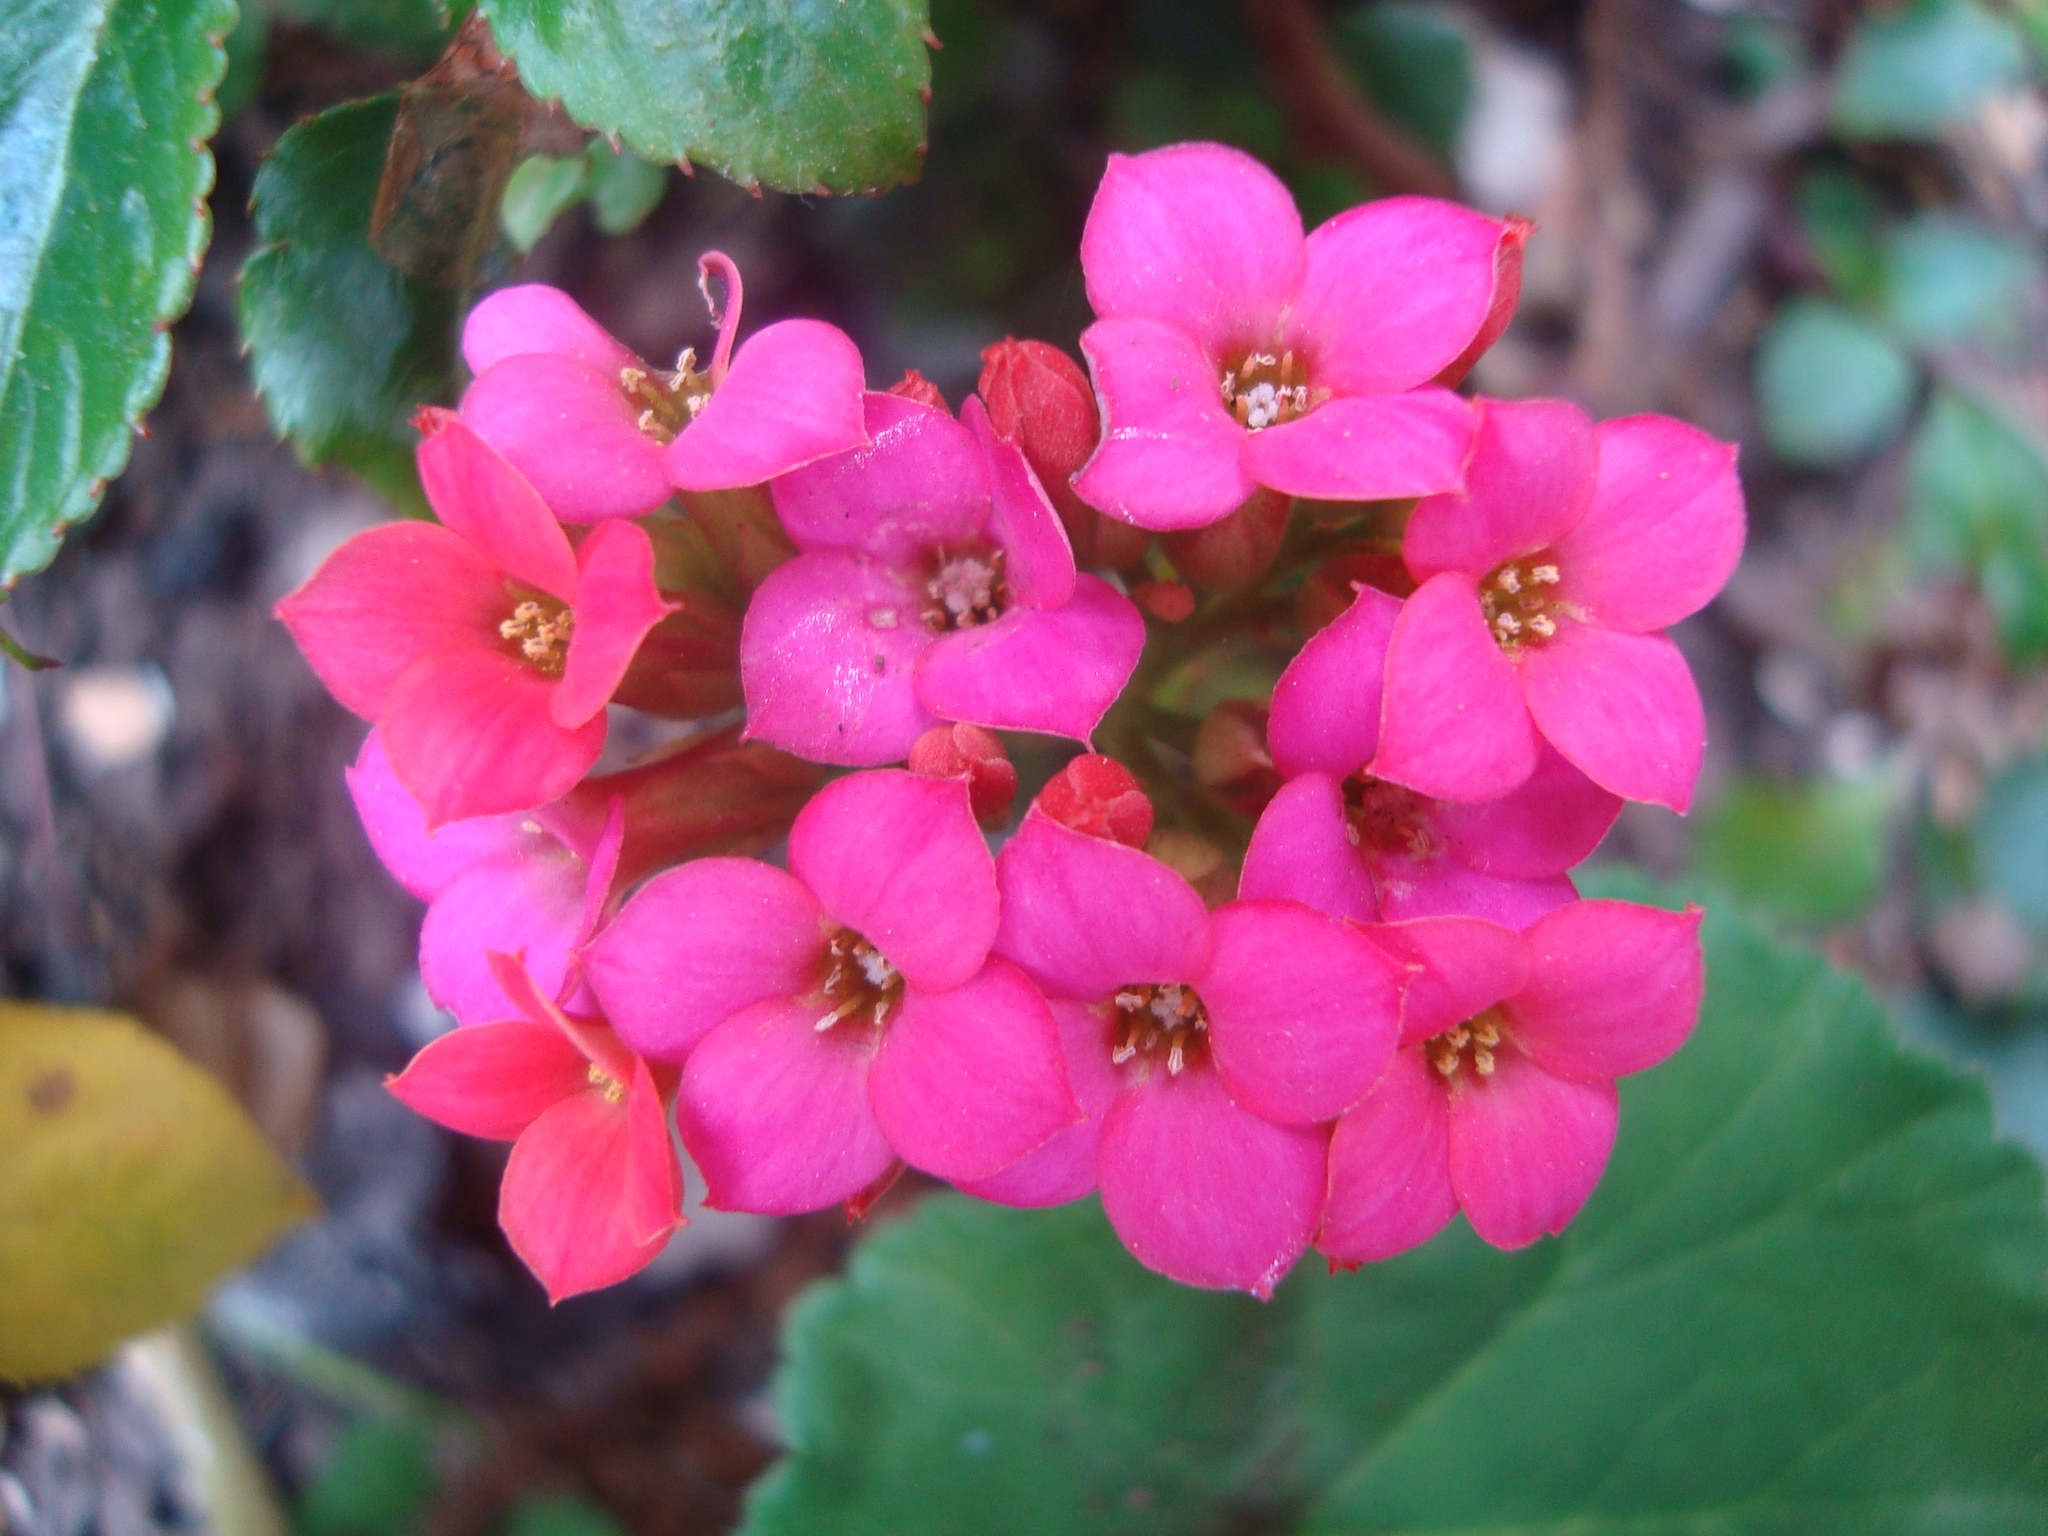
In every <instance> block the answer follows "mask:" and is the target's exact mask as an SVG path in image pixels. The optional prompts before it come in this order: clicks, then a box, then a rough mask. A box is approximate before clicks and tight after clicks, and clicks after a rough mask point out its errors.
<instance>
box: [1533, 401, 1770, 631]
mask: <svg viewBox="0 0 2048 1536" xmlns="http://www.w3.org/2000/svg"><path fill="white" fill-rule="evenodd" d="M1598 430H1599V438H1600V476H1599V479H1598V481H1597V482H1596V483H1595V484H1594V487H1593V501H1592V505H1591V506H1590V507H1589V508H1588V509H1587V511H1586V517H1585V521H1583V522H1581V523H1580V524H1579V525H1578V527H1577V528H1575V529H1574V530H1573V531H1572V534H1571V537H1570V538H1568V539H1566V540H1565V541H1564V542H1563V543H1562V544H1560V545H1559V546H1558V549H1557V564H1558V570H1559V571H1560V573H1561V574H1562V575H1563V577H1564V581H1563V584H1562V585H1561V586H1560V587H1559V588H1558V595H1559V596H1560V597H1562V598H1564V599H1565V600H1566V601H1568V602H1571V603H1574V604H1576V605H1577V606H1578V607H1579V608H1580V609H1581V610H1583V611H1584V613H1585V615H1586V617H1587V618H1588V619H1589V620H1591V621H1592V622H1593V623H1595V624H1599V625H1601V626H1603V627H1605V628H1608V629H1627V630H1634V631H1637V632H1638V633H1640V632H1642V631H1644V630H1652V629H1664V628H1666V627H1668V626H1670V625H1672V624H1676V623H1677V622H1678V621H1679V620H1680V619H1682V618H1685V617H1687V616H1688V615H1690V614H1694V613H1697V612H1699V611H1700V609H1702V608H1704V607H1706V606H1707V604H1708V603H1709V602H1710V601H1711V600H1712V599H1713V596H1714V594H1715V593H1716V592H1719V591H1720V590H1721V588H1722V587H1723V586H1724V585H1726V583H1727V581H1728V578H1729V576H1730V575H1731V574H1732V573H1733V572H1734V570H1735V562H1736V561H1737V560H1739V559H1741V558H1742V538H1743V522H1744V518H1743V509H1742V482H1741V481H1740V480H1739V479H1737V478H1736V474H1735V445H1734V444H1733V443H1723V442H1717V441H1715V440H1714V439H1713V438H1711V437H1709V436H1707V434H1706V433H1704V432H1702V431H1700V429H1699V428H1698V427H1693V426H1688V425H1687V424H1686V423H1684V422H1682V421H1673V420H1672V419H1671V418H1670V417H1669V416H1625V417H1623V418H1622V419H1621V420H1619V421H1603V422H1601V423H1600V426H1599V429H1598Z"/></svg>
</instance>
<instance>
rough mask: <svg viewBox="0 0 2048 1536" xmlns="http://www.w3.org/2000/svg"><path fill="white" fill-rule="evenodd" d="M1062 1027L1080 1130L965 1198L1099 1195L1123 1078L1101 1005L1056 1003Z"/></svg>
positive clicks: (972, 1187) (964, 1186)
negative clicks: (1107, 1119) (1106, 1129)
mask: <svg viewBox="0 0 2048 1536" xmlns="http://www.w3.org/2000/svg"><path fill="white" fill-rule="evenodd" d="M1046 1006H1047V1007H1049V1008H1050V1009H1051V1010H1052V1016H1053V1021H1054V1023H1055V1024H1057V1025H1058V1027H1059V1032H1060V1048H1061V1053H1062V1055H1063V1056H1064V1057H1065V1060H1066V1065H1067V1081H1068V1083H1069V1084H1070V1085H1071V1087H1072V1091H1073V1094H1074V1097H1075V1099H1076V1100H1077V1101H1078V1102H1079V1103H1080V1106H1081V1109H1082V1110H1083V1112H1084V1113H1085V1114H1086V1116H1087V1118H1086V1119H1084V1120H1083V1121H1082V1122H1081V1123H1080V1124H1079V1125H1071V1126H1068V1127H1067V1128H1066V1129H1065V1130H1063V1131H1056V1132H1055V1133H1054V1134H1053V1136H1052V1138H1051V1139H1050V1140H1048V1141H1047V1142H1045V1143H1044V1144H1043V1145H1042V1146H1039V1147H1037V1148H1035V1149H1033V1150H1032V1151H1030V1152H1027V1153H1025V1154H1024V1156H1023V1157H1021V1158H1019V1159H1018V1160H1017V1161H1016V1162H1014V1163H1012V1164H1011V1165H1010V1166H1009V1167H1007V1168H1005V1169H1004V1170H1003V1171H1002V1172H1001V1173H998V1174H995V1175H993V1176H991V1177H989V1178H986V1179H970V1180H966V1181H963V1182H962V1183H961V1184H960V1189H961V1191H962V1192H963V1193H966V1194H970V1195H972V1196H974V1197H975V1199H977V1200H993V1201H994V1202H995V1203H996V1204H997V1205H1015V1206H1042V1205H1064V1204H1066V1203H1067V1202H1068V1201H1069V1200H1079V1199H1080V1198H1081V1197H1082V1196H1083V1195H1087V1194H1092V1193H1093V1192H1094V1189H1095V1167H1096V1161H1097V1158H1098V1156H1099V1153H1100V1149H1101V1146H1102V1121H1103V1117H1104V1116H1105V1115H1107V1114H1108V1113H1109V1106H1110V1105H1111V1104H1113V1103H1115V1102H1116V1097H1117V1095H1118V1094H1119V1093H1120V1092H1122V1091H1123V1074H1122V1073H1120V1072H1118V1071H1117V1070H1116V1068H1115V1067H1114V1066H1112V1065H1111V1064H1110V1060H1109V1051H1110V1045H1109V1038H1108V1036H1109V1025H1108V1022H1107V1020H1106V1018H1105V1017H1104V1014H1105V1010H1104V1009H1103V1007H1101V1006H1100V1005H1095V1004H1086V1003H1073V1002H1068V1001H1066V1000H1065V999H1062V998H1054V999H1052V1000H1051V1001H1050V1002H1049V1003H1048V1004H1047V1005H1046Z"/></svg>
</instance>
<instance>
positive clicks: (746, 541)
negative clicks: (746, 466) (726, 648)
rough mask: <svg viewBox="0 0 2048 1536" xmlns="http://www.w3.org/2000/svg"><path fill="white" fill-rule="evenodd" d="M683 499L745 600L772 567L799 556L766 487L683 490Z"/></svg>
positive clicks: (699, 529) (731, 585)
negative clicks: (733, 489) (777, 514)
mask: <svg viewBox="0 0 2048 1536" xmlns="http://www.w3.org/2000/svg"><path fill="white" fill-rule="evenodd" d="M682 503H683V510H684V511H686V512H687V513H689V520H690V522H691V523H692V524H693V525H694V526H695V527H696V529H697V530H698V531H699V532H700V533H701V534H702V535H703V537H704V540H705V542H706V543H707V545H708V546H709V547H710V549H711V552H712V554H713V556H714V557H715V558H716V559H717V561H718V562H719V565H720V567H721V568H722V569H723V571H724V572H725V580H726V583H727V584H728V585H729V586H730V587H731V588H732V589H733V591H734V592H735V593H736V594H737V595H738V596H740V597H742V598H744V597H746V596H747V595H748V594H749V593H751V592H752V591H753V590H754V588H756V587H758V586H759V585H761V583H762V582H764V581H766V580H767V579H768V573H769V572H770V571H772V570H774V569H775V568H776V567H777V566H780V565H782V564H784V563H786V562H787V561H790V560H794V559H795V558H796V545H795V544H793V543H791V542H790V537H789V534H788V533H787V532H786V531H785V530H784V528H783V526H782V519H781V518H779V517H777V516H776V515H775V503H774V502H773V501H771V500H769V497H768V487H767V486H765V485H749V486H742V487H741V488H740V489H738V490H735V491H685V492H683V493H682Z"/></svg>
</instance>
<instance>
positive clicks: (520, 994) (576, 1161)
mask: <svg viewBox="0 0 2048 1536" xmlns="http://www.w3.org/2000/svg"><path fill="white" fill-rule="evenodd" d="M491 964H492V966H493V968H494V969H495V970H496V971H497V973H498V981H499V985H500V986H501V987H502V988H503V989H504V991H505V993H506V994H507V995H508V996H509V997H511V998H512V999H513V1001H514V1002H515V1004H516V1009H515V1016H514V1017H512V1018H509V1019H506V1020H503V1021H501V1022H498V1023H492V1024H475V1025H471V1026H469V1027H468V1028H465V1029H457V1030H451V1031H450V1032H449V1033H447V1034H445V1035H443V1036H442V1037H441V1038H440V1039H438V1040H436V1041H434V1042H433V1043H432V1044H431V1045H429V1046H427V1047H426V1048H425V1049H424V1050H422V1051H421V1052H420V1053H419V1054H418V1055H417V1056H415V1057H413V1059H412V1064H411V1065H410V1066H408V1067H407V1068H406V1069H405V1070H404V1071H403V1072H401V1073H399V1074H398V1076H396V1077H394V1078H391V1079H390V1080H389V1082H388V1084H387V1086H388V1087H389V1088H390V1089H391V1091H392V1093H393V1094H395V1095H396V1096H397V1097H398V1098H399V1099H400V1100H402V1101H403V1102H404V1103H406V1104H408V1105H410V1106H411V1107H412V1108H413V1109H415V1110H417V1111H418V1112H419V1113H420V1114H423V1115H425V1116H426V1117H427V1118H428V1119H429V1120H432V1121H435V1122H436V1123H438V1124H441V1125H445V1126H447V1127H448V1128H449V1129H450V1130H454V1131H460V1132H462V1133H463V1134H464V1135H466V1136H482V1137H487V1138H489V1139H491V1140H493V1141H509V1142H511V1143H512V1156H511V1158H510V1159H509V1160H508V1161H507V1162H506V1164H505V1178H504V1182H503V1183H502V1184H501V1185H500V1186H499V1188H498V1224H499V1225H500V1226H501V1227H503V1228H504V1229H505V1236H506V1237H507V1238H508V1239H509V1240H510V1241H511V1244H512V1251H513V1252H514V1253H516V1254H518V1255H519V1257H520V1259H521V1260H522V1261H524V1263H525V1264H526V1267H527V1268H528V1269H530V1270H532V1271H533V1273H534V1274H535V1275H536V1276H537V1277H538V1278H539V1280H540V1282H541V1284H542V1285H544V1286H546V1287H547V1292H548V1300H549V1301H551V1302H554V1301H560V1300H562V1299H563V1298H564V1297H567V1296H574V1295H577V1294H579V1293H581V1292H583V1291H594V1290H597V1289H598V1288H599V1287H601V1286H607V1285H616V1284H617V1283H618V1282H619V1281H621V1280H624V1279H625V1278H626V1277H627V1276H629V1275H632V1274H635V1273H637V1272H638V1271H640V1270H641V1269H643V1268H645V1267H646V1265H647V1263H648V1261H649V1260H651V1259H652V1258H653V1257H654V1256H655V1255H656V1254H657V1253H659V1252H661V1248H662V1245H663V1244H664V1243H665V1242H667V1241H668V1237H669V1234H670V1233H671V1232H673V1231H675V1229H676V1228H678V1227H680V1226H683V1225H684V1224H685V1218H684V1216H683V1212H682V1194H683V1175H682V1168H681V1166H680V1165H679V1164H678V1162H677V1159H676V1155H675V1148H674V1145H673V1143H672V1142H671V1141H670V1139H669V1132H668V1117H667V1115H666V1113H665V1111H664V1109H663V1107H662V1101H663V1097H664V1094H663V1090H662V1088H661V1086H660V1079H658V1078H657V1076H656V1074H655V1073H654V1072H653V1071H652V1070H650V1069H649V1067H648V1065H647V1063H646V1062H644V1061H642V1060H641V1059H640V1058H639V1057H637V1056H635V1055H634V1054H633V1053H632V1052H631V1051H629V1050H627V1049H626V1048H625V1047H624V1046H623V1045H621V1044H620V1043H619V1041H618V1037H617V1036H615V1035H614V1034H613V1033H612V1031H611V1029H610V1027H609V1026H608V1025H607V1024H606V1023H605V1021H604V1020H603V1019H601V1018H590V1017H585V1016H579V1015H574V1014H569V1013H565V1012H563V1011H562V1010H561V1009H560V1008H558V1007H556V1006H555V1005H554V1004H553V1003H551V1002H549V1001H548V1000H547V998H546V997H544V996H543V995H542V994H541V993H540V992H539V991H538V990H537V989H536V988H535V987H534V984H533V980H532V978H531V977H530V976H528V975H527V973H526V969H525V967H524V966H523V965H521V964H520V963H519V962H518V961H517V960H515V959H513V958H512V957H511V956H508V955H502V954H494V955H492V956H491ZM670 1077H671V1087H672V1086H673V1083H672V1074H670Z"/></svg>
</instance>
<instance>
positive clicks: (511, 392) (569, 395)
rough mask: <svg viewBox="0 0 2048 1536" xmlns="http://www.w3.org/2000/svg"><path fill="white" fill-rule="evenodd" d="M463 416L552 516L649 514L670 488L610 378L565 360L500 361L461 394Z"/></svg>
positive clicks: (653, 444) (543, 356)
mask: <svg viewBox="0 0 2048 1536" xmlns="http://www.w3.org/2000/svg"><path fill="white" fill-rule="evenodd" d="M462 419H463V420H464V421H465V422H467V423H468V424H469V425H470V427H471V428H473V429H474V430H475V431H476V433H477V435H478V436H480V437H481V438H483V440H484V441H485V442H487V443H489V444H490V445H491V446H492V447H493V448H496V449H497V450H498V452H500V453H502V454H503V455H504V456H505V457H506V458H507V459H509V460H510V461H511V462H512V464H513V465H514V466H515V467H517V469H518V470H519V472H520V473H521V474H522V475H524V476H525V477H526V478H527V480H528V481H529V482H531V484H532V485H533V488H534V490H535V491H536V492H538V493H539V495H540V498H541V500H542V501H544V502H546V503H547V505H548V507H549V509H550V510H551V511H552V512H553V513H554V514H555V516H557V517H559V518H561V519H562V520H563V521H565V522H571V523H596V522H602V521H603V520H605V519H606V518H611V517H638V516H640V515H641V514H642V513H644V512H652V511H653V510H654V509H655V508H656V507H658V506H660V505H661V504H662V503H663V502H664V501H667V500H668V499H669V497H670V496H672V495H674V494H675V487H674V486H672V485H670V484H669V483H668V475H667V473H666V472H665V471H663V469H662V467H661V444H660V442H659V441H657V440H656V439H655V438H653V437H650V436H649V435H648V434H647V433H646V432H643V431H642V430H641V429H640V408H639V407H637V406H635V405H634V404H633V402H632V401H630V400H628V399H627V398H626V396H625V395H624V394H622V393H621V392H620V390H619V384H618V375H617V374H616V373H612V372H609V371H600V370H598V369H596V368H593V367H591V366H590V365H589V364H587V363H584V362H580V361H578V360H577V359H575V358H573V357H557V356H555V355H553V354H551V353H545V352H537V353H533V354H530V355H527V356H521V357H508V358H506V359H505V360H504V361H503V362H501V363H498V364H495V365H494V366H492V367H491V368H489V369H487V370H486V371H485V372H483V373H481V374H479V375H478V376H477V378H476V380H475V381H474V382H473V383H472V384H471V385H470V386H469V388H468V389H467V390H465V391H463V395H462Z"/></svg>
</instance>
